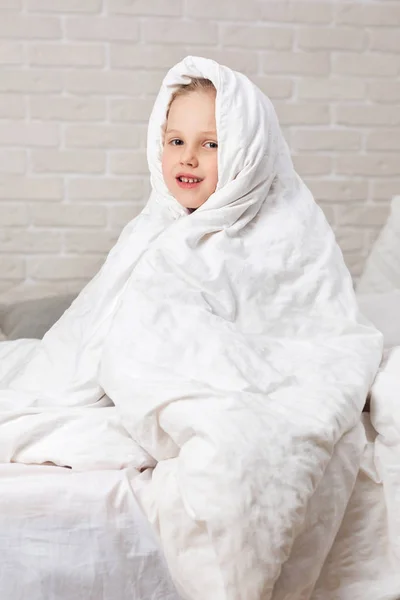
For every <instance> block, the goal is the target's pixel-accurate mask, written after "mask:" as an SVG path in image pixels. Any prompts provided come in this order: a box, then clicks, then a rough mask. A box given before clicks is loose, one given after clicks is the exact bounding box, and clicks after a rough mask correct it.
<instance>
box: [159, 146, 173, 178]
mask: <svg viewBox="0 0 400 600" xmlns="http://www.w3.org/2000/svg"><path fill="white" fill-rule="evenodd" d="M170 162H171V161H170V158H169V156H168V152H167V151H164V152H163V153H162V157H161V169H162V174H163V177H164V179H165V178H166V177H168V173H169V170H170Z"/></svg>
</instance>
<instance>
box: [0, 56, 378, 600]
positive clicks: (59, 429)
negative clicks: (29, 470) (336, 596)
mask: <svg viewBox="0 0 400 600" xmlns="http://www.w3.org/2000/svg"><path fill="white" fill-rule="evenodd" d="M207 80H209V81H207ZM209 82H212V85H210V83H209ZM182 86H187V87H182ZM204 86H205V87H204ZM212 86H214V88H215V90H216V91H214V90H213V88H212ZM148 162H149V169H150V174H151V184H152V194H151V197H150V199H149V202H148V203H147V205H146V207H145V209H144V210H143V212H142V213H141V215H140V216H139V217H138V218H137V219H135V220H134V221H133V222H132V223H131V224H129V225H128V226H127V227H126V228H125V230H124V232H123V234H122V235H121V237H120V239H119V241H118V243H117V245H116V246H115V248H114V249H113V250H112V251H111V253H110V255H109V256H108V258H107V261H106V263H105V265H104V266H103V268H102V269H101V271H100V273H99V274H98V275H97V276H96V277H95V278H94V279H93V280H92V282H91V283H90V284H89V285H88V286H87V287H86V288H85V290H83V292H82V293H81V294H80V296H79V298H78V299H77V300H76V302H75V303H74V304H73V305H72V307H71V309H70V310H69V311H67V313H66V314H65V315H64V316H63V317H62V319H61V320H60V321H59V322H58V323H57V324H56V326H55V327H53V329H52V330H51V331H50V332H49V333H48V334H47V335H46V336H45V338H44V340H43V341H42V342H41V343H38V344H37V345H35V347H34V348H33V349H32V351H31V350H30V349H29V352H28V351H25V354H24V355H23V356H22V355H21V357H20V359H21V360H20V363H19V365H17V366H16V362H17V361H16V359H15V353H16V352H17V351H19V350H20V349H19V348H16V347H14V356H13V357H11V354H12V352H11V349H10V352H9V355H10V356H9V357H7V356H3V359H4V361H5V362H7V364H8V366H10V365H11V359H12V364H13V368H12V369H11V368H8V369H7V367H6V368H5V372H6V375H5V377H4V379H3V388H4V394H5V395H4V396H3V400H4V402H3V404H1V400H2V397H1V396H0V440H1V441H2V444H0V462H10V461H15V462H45V461H52V462H54V463H55V464H64V465H69V466H72V468H75V469H98V468H122V467H125V466H128V465H129V466H132V467H134V469H131V471H130V472H131V473H133V472H135V476H134V475H132V476H131V479H130V483H131V485H132V487H133V489H134V490H135V493H136V496H137V498H138V499H139V500H140V502H141V504H142V507H143V510H144V512H145V513H146V514H147V516H148V518H149V520H150V522H151V523H152V524H153V526H154V528H155V529H156V531H157V532H158V533H159V536H160V539H161V541H162V544H163V549H164V552H165V556H166V558H167V561H168V564H169V567H170V570H171V573H172V574H173V577H174V580H175V583H176V585H177V587H178V591H179V592H180V594H181V596H182V598H185V599H186V600H204V599H205V598H207V600H222V599H226V598H229V600H241V599H243V598H246V600H261V598H262V599H264V598H265V599H266V600H267V599H270V598H271V597H272V593H274V594H276V596H275V597H277V598H278V597H279V598H283V597H287V598H289V597H290V598H296V597H298V595H299V593H300V594H302V593H303V591H304V590H312V589H313V587H314V584H315V581H316V578H317V577H318V574H319V571H320V570H321V568H322V565H323V561H324V559H325V556H326V555H327V553H328V551H329V548H330V546H331V544H332V541H333V539H334V537H335V535H336V533H337V531H338V528H339V525H340V520H341V518H342V515H343V513H344V510H345V506H346V503H347V502H348V500H349V497H350V495H351V493H352V490H353V486H354V482H355V478H356V476H357V470H358V466H359V459H360V456H361V452H362V449H363V443H364V442H363V438H362V433H360V427H359V419H360V414H361V411H362V408H363V405H364V401H365V398H366V395H367V392H368V389H369V387H370V385H371V383H372V380H373V378H374V376H375V374H376V372H377V369H378V365H379V362H380V358H381V353H382V336H381V335H380V334H379V333H378V332H377V331H376V330H375V329H374V328H372V327H370V326H368V325H367V324H366V323H364V322H363V320H362V319H361V317H360V315H359V313H358V309H357V305H356V302H355V297H354V292H353V287H352V281H351V278H350V276H349V273H348V271H347V269H346V267H345V265H344V262H343V257H342V255H341V253H340V251H339V249H338V247H337V245H336V242H335V239H334V236H333V233H332V231H331V229H330V228H329V226H328V224H327V222H326V219H325V218H324V216H323V213H322V211H321V210H320V209H319V208H318V207H317V206H316V204H315V202H314V201H313V198H312V195H311V193H310V192H309V190H308V189H307V187H306V186H305V185H304V183H303V182H302V181H301V180H300V178H299V177H298V175H297V174H296V172H295V171H294V168H293V164H292V161H291V158H290V153H289V151H288V148H287V145H286V143H285V141H284V139H283V137H282V134H281V131H280V129H279V125H278V122H277V118H276V115H275V111H274V109H273V107H272V105H271V103H270V101H269V100H268V98H266V97H265V95H264V94H262V92H261V91H260V90H259V89H258V88H257V87H256V86H255V85H253V84H252V83H251V82H250V81H249V80H248V79H247V77H245V76H244V75H242V74H240V73H236V72H234V71H232V70H231V69H228V68H226V67H223V66H221V65H218V64H217V63H215V62H214V61H211V60H207V59H203V58H197V57H187V58H186V59H185V60H183V61H182V62H180V63H179V64H178V65H176V66H175V67H173V68H172V69H171V70H170V71H169V72H168V74H167V76H166V77H165V79H164V81H163V84H162V87H161V90H160V93H159V95H158V97H157V100H156V102H155V105H154V109H153V112H152V115H151V118H150V122H149V129H148ZM193 211H194V212H193ZM190 213H192V214H190ZM189 214H190V217H188V215H189ZM187 217H188V218H187ZM6 345H7V343H6ZM27 354H29V356H27ZM8 361H10V362H8ZM7 394H8V395H7ZM32 423H33V425H32ZM4 432H6V436H5V437H4V435H5V434H4ZM3 440H6V442H5V443H3ZM71 441H73V443H71ZM146 467H148V468H146ZM143 470H144V473H142V474H139V471H143ZM333 486H334V487H335V494H332V492H331V490H332V488H333ZM292 550H293V553H292ZM304 565H306V567H305V566H304ZM281 572H282V576H280V574H281ZM304 597H306V596H305V595H304ZM307 597H308V596H307Z"/></svg>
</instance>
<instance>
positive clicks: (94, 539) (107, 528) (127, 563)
mask: <svg viewBox="0 0 400 600" xmlns="http://www.w3.org/2000/svg"><path fill="white" fill-rule="evenodd" d="M0 557H1V560H0V598H1V599H2V600H27V599H28V598H29V600H179V598H178V595H177V593H176V590H175V588H174V586H173V584H172V582H171V579H170V575H169V573H168V570H167V567H166V565H165V561H164V557H163V555H162V552H161V551H160V549H159V546H158V543H157V541H156V539H155V536H154V534H153V533H152V531H151V528H150V526H149V524H148V522H147V519H146V518H145V517H144V516H143V513H142V512H141V509H140V508H139V505H138V504H137V502H136V500H135V497H134V494H133V492H132V490H131V486H130V472H129V470H127V469H123V470H120V471H96V472H86V473H77V472H73V471H71V470H69V469H64V468H60V467H53V466H44V465H42V466H40V465H37V466H35V465H32V466H26V465H21V464H2V465H0Z"/></svg>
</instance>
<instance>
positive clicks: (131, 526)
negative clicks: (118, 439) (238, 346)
mask: <svg viewBox="0 0 400 600" xmlns="http://www.w3.org/2000/svg"><path fill="white" fill-rule="evenodd" d="M399 240H400V199H395V200H394V202H393V205H392V213H391V216H390V217H389V221H388V223H387V225H386V227H385V228H384V229H383V231H382V233H381V236H380V238H378V240H377V242H376V245H375V247H374V248H373V250H372V253H371V256H370V258H369V260H368V262H367V265H366V269H365V272H364V274H363V275H362V277H361V279H360V282H359V285H358V297H359V303H360V306H361V308H362V311H363V312H364V314H365V315H366V316H367V317H368V318H369V319H370V320H371V321H373V322H374V324H375V325H376V326H377V327H378V328H380V329H381V330H382V331H383V333H384V336H385V344H386V347H387V349H389V348H390V347H392V346H395V345H400V317H399V307H400V260H399V257H400V247H399ZM396 244H397V247H396ZM396 261H397V262H396ZM21 297H24V298H25V300H24V301H17V300H18V298H21ZM73 297H74V294H68V295H63V296H56V297H44V298H35V297H33V296H32V297H31V298H30V299H29V300H26V295H25V294H24V296H22V294H21V290H18V294H17V295H16V296H15V297H14V298H12V295H9V296H8V300H7V301H5V300H4V298H3V304H2V305H0V330H1V331H2V334H1V335H2V336H3V339H18V338H21V337H34V338H40V337H42V336H43V334H44V333H45V331H46V330H47V329H48V328H49V327H50V326H51V325H52V324H53V323H54V322H55V321H56V320H57V319H58V317H59V316H60V315H61V314H62V312H63V311H64V310H65V309H66V308H67V307H68V306H69V304H70V303H71V301H72V299H73ZM0 304H1V299H0ZM363 426H364V427H365V430H366V432H367V438H368V445H367V447H366V449H365V453H364V457H363V462H362V466H361V470H360V472H359V474H358V477H357V481H356V484H355V487H354V492H353V495H352V497H351V499H350V502H349V504H348V506H347V510H346V514H345V517H344V519H343V522H342V525H341V527H340V530H339V532H338V533H337V535H336V538H335V543H334V544H333V547H332V549H331V551H330V553H329V555H328V557H327V559H326V561H325V564H324V567H323V569H322V572H321V574H320V577H319V579H318V582H317V584H316V586H315V588H314V591H313V594H312V596H311V598H312V599H313V600H355V599H357V598H361V597H362V598H363V600H383V599H385V600H398V598H399V597H400V575H399V569H398V560H399V557H398V556H396V553H394V552H393V543H392V545H391V544H390V541H391V540H390V531H389V528H388V525H387V523H388V520H389V525H390V519H391V518H393V517H392V515H390V514H388V513H387V512H386V509H385V501H384V496H385V493H386V492H387V491H386V490H385V489H384V488H383V487H382V485H381V484H380V480H379V474H378V473H377V471H376V464H375V458H374V442H375V437H376V432H375V431H374V430H373V428H372V426H371V423H370V419H369V415H368V414H364V415H363ZM132 477H133V474H132V473H130V471H129V469H122V470H119V471H101V472H100V471H99V472H89V473H76V472H73V471H71V470H69V469H65V468H60V467H54V466H51V465H37V466H25V465H19V464H3V465H0V552H1V556H2V562H1V566H0V597H1V598H4V599H7V600H8V599H10V600H11V599H12V600H23V599H25V598H28V597H29V599H30V600H42V599H46V600H51V599H54V600H56V599H57V600H70V599H71V600H72V599H74V600H84V599H85V600H89V599H93V600H128V599H129V600H131V599H135V600H156V599H157V600H158V599H159V600H178V598H179V596H178V594H177V591H176V590H175V588H174V586H173V584H172V581H171V578H170V575H169V573H168V569H167V567H166V564H165V560H164V557H163V554H162V551H161V549H160V546H159V544H158V542H157V540H156V538H155V536H154V534H153V533H152V530H151V528H150V526H149V524H148V523H147V520H146V518H145V517H144V516H143V514H142V512H141V509H140V508H139V505H138V503H137V501H136V499H135V495H134V493H133V491H132ZM365 540H369V542H368V543H367V544H366V542H365ZM370 540H375V543H374V544H371V543H370ZM16 572H18V573H19V576H18V577H16V576H15V573H16ZM365 590H367V592H366V591H365ZM276 597H277V599H278V600H279V599H282V600H284V599H286V596H285V595H284V593H283V592H282V593H281V595H279V592H278V595H277V596H276ZM291 597H292V596H290V598H291ZM309 597H310V596H306V595H304V596H302V598H304V600H306V598H309ZM274 599H275V596H274Z"/></svg>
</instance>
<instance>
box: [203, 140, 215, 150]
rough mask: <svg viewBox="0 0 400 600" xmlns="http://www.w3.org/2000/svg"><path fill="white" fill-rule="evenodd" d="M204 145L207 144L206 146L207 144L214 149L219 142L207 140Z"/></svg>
mask: <svg viewBox="0 0 400 600" xmlns="http://www.w3.org/2000/svg"><path fill="white" fill-rule="evenodd" d="M204 145H205V146H207V148H211V149H213V150H214V149H215V148H218V144H217V142H206V143H205V144H204Z"/></svg>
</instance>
